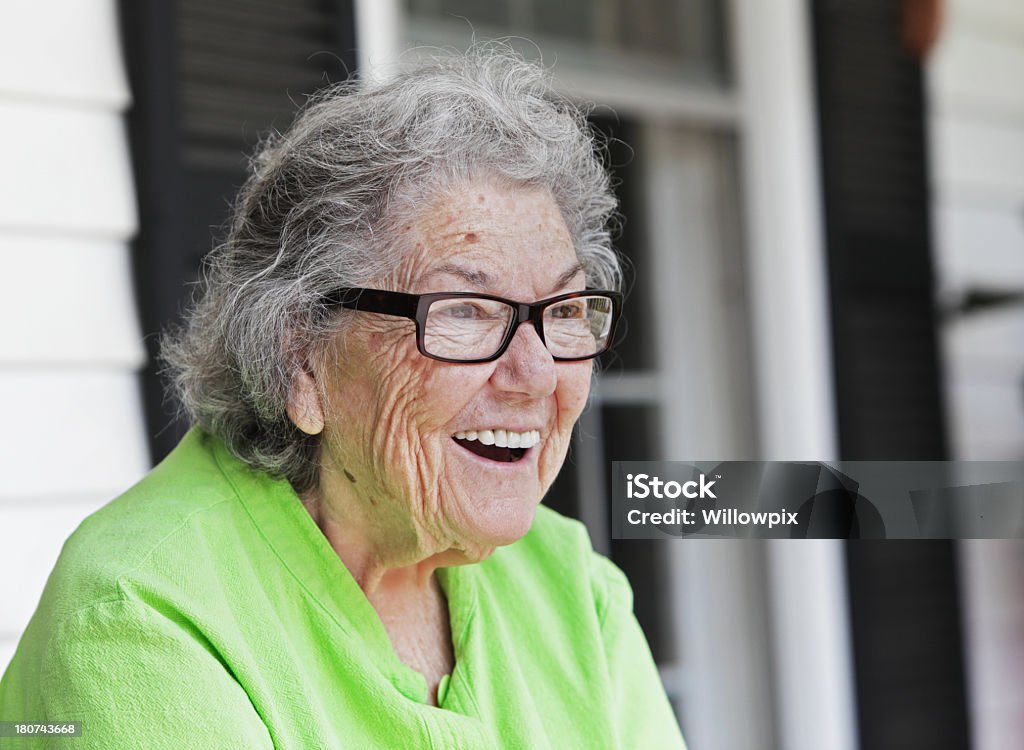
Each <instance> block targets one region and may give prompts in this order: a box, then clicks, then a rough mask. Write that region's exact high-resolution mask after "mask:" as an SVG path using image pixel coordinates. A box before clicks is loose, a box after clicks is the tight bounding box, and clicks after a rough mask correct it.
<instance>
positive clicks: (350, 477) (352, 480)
mask: <svg viewBox="0 0 1024 750" xmlns="http://www.w3.org/2000/svg"><path fill="white" fill-rule="evenodd" d="M342 471H343V472H345V478H346V479H347V480H348V481H350V482H351V483H352V484H355V483H356V478H355V477H354V476H352V474H351V473H350V472H349V470H348V469H342Z"/></svg>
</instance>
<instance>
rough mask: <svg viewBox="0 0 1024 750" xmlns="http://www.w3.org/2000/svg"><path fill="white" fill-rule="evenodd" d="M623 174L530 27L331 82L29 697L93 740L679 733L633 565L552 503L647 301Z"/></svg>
mask: <svg viewBox="0 0 1024 750" xmlns="http://www.w3.org/2000/svg"><path fill="white" fill-rule="evenodd" d="M614 208H615V201H614V198H613V197H612V193H611V191H610V189H609V182H608V177H607V175H606V174H605V173H604V171H603V169H602V167H601V164H600V162H599V160H598V158H597V157H596V156H595V150H594V143H593V139H592V136H591V135H590V132H589V130H588V129H587V126H586V121H585V120H584V119H583V117H582V115H581V114H580V113H579V112H578V111H577V110H576V109H574V108H573V107H572V106H571V105H569V104H568V103H566V102H564V101H561V100H559V99H558V98H556V97H554V96H553V95H552V93H551V92H550V90H549V89H548V86H547V82H546V79H545V76H544V73H543V71H542V70H540V69H539V68H537V67H536V66H534V65H532V64H529V63H527V62H525V61H523V60H522V59H519V58H517V57H515V56H513V55H511V54H509V53H508V52H507V51H503V50H501V49H497V50H495V49H493V48H491V49H477V50H476V51H474V52H471V53H470V54H468V55H463V56H453V57H450V58H444V59H441V60H438V61H434V62H431V63H429V64H425V65H420V66H419V67H417V68H416V69H414V70H411V71H408V72H406V73H403V74H401V75H398V76H397V77H395V78H393V79H392V80H390V81H389V82H386V83H383V84H376V85H369V86H366V87H363V88H358V89H356V88H351V87H343V88H341V89H340V90H334V91H331V92H330V93H328V94H325V95H323V96H321V97H319V98H318V99H317V100H315V101H314V102H313V103H312V104H311V105H310V106H308V107H307V108H306V109H305V111H304V112H303V113H302V114H301V115H300V116H299V117H298V119H297V120H296V122H295V124H294V125H293V127H292V128H291V129H290V131H289V132H287V133H286V134H284V135H283V136H280V137H276V138H273V139H271V140H270V141H269V142H268V143H266V144H265V145H264V146H263V148H262V150H261V151H260V152H259V154H258V155H257V156H256V158H255V160H254V162H253V167H252V174H251V176H250V177H249V179H248V181H247V182H246V184H245V186H244V187H243V188H242V191H241V193H240V195H239V198H238V201H237V204H236V207H235V211H234V216H233V220H232V223H231V227H230V233H229V235H228V237H227V240H226V241H225V243H224V244H223V245H222V246H220V247H219V248H218V249H217V250H216V251H215V252H214V253H213V254H212V256H211V257H210V259H209V263H208V269H207V271H208V273H207V276H206V279H205V293H204V295H203V297H202V299H201V301H200V302H199V303H198V305H197V306H196V307H195V309H194V310H193V311H192V313H191V316H190V318H189V322H188V325H187V326H186V327H185V328H184V329H183V330H182V331H179V332H178V333H176V334H174V335H172V336H171V337H170V338H169V339H167V340H166V342H165V355H166V359H167V362H168V366H169V370H170V372H171V373H172V375H173V378H174V382H175V384H176V386H177V389H178V394H179V396H180V398H181V401H182V403H183V404H184V405H185V408H186V409H187V410H188V413H189V414H190V416H191V418H192V420H193V422H194V423H195V427H194V428H193V429H192V431H191V432H189V434H188V435H187V436H186V437H185V438H184V440H183V441H182V442H181V444H180V445H179V446H178V448H177V449H176V450H175V451H174V452H173V453H172V454H171V455H170V456H169V457H168V458H167V459H166V460H165V461H164V462H163V463H161V464H160V465H159V466H158V467H157V468H155V469H154V470H153V471H152V473H151V474H150V475H149V476H147V477H146V478H145V479H144V480H143V481H142V482H140V483H139V484H138V485H136V486H135V487H134V488H132V489H131V490H129V491H128V492H127V493H126V494H125V495H123V496H122V497H120V498H118V499H117V500H115V501H114V502H112V503H111V504H109V505H108V506H106V507H105V508H103V509H102V510H100V511H99V512H98V513H96V514H95V515H93V516H92V517H90V518H89V519H87V520H86V521H85V522H84V523H83V524H82V526H81V527H80V528H79V529H78V530H77V531H76V532H75V534H74V535H73V536H72V537H71V539H70V540H69V541H68V543H67V544H66V546H65V548H64V551H63V553H62V555H61V558H60V561H59V562H58V564H57V567H56V570H55V571H54V573H53V575H52V576H51V578H50V581H49V583H48V585H47V588H46V591H45V593H44V595H43V598H42V601H41V603H40V605H39V609H38V610H37V612H36V614H35V616H34V618H33V619H32V622H31V624H30V625H29V627H28V630H27V632H26V633H25V635H24V637H23V639H22V641H21V643H20V646H19V648H18V651H17V653H16V655H15V657H14V660H13V662H12V664H11V666H10V668H9V669H8V671H7V673H6V675H5V676H4V679H3V682H2V685H0V718H2V719H5V720H25V721H32V722H60V721H81V722H82V737H81V738H79V739H77V740H73V741H72V740H67V741H69V742H73V744H74V745H75V747H77V748H86V747H89V748H93V747H95V748H121V747H125V748H128V747H131V748H142V747H144V748H174V750H181V749H182V748H192V747H194V748H206V749H209V748H271V747H275V748H378V747H387V748H446V749H447V748H472V749H473V750H480V749H483V748H530V749H531V750H540V749H541V748H557V749H558V750H563V749H565V748H586V749H587V750H590V749H592V748H644V749H645V750H647V749H650V748H679V747H681V746H682V739H681V737H680V734H679V729H678V727H677V725H676V722H675V718H674V716H673V714H672V711H671V709H670V707H669V704H668V701H667V700H666V697H665V694H664V692H663V690H662V687H661V683H660V681H659V678H658V673H657V670H656V668H655V666H654V664H653V662H652V659H651V655H650V651H649V650H648V647H647V644H646V642H645V641H644V637H643V635H642V633H641V631H640V628H639V627H638V625H637V622H636V619H635V618H634V617H633V615H632V612H631V593H630V589H629V586H628V584H627V582H626V580H625V578H624V577H623V575H622V574H621V573H620V572H619V571H618V570H617V569H616V568H615V567H614V566H613V565H612V564H611V563H610V562H608V561H607V560H606V559H604V558H602V557H599V556H598V555H596V554H595V553H594V552H593V551H592V549H591V547H590V544H589V541H588V537H587V534H586V532H585V530H584V529H583V527H582V526H581V525H580V524H578V523H576V522H574V521H570V520H568V519H565V518H562V517H560V516H558V515H556V514H555V513H554V512H552V511H549V510H546V509H544V508H541V507H538V505H539V503H540V501H541V499H542V498H543V496H544V494H545V492H546V491H547V489H548V487H550V485H551V483H552V481H553V480H554V478H555V475H556V474H557V473H558V471H559V469H560V467H561V466H562V463H563V461H564V459H565V455H566V450H567V448H568V446H569V440H570V435H571V432H572V428H573V424H574V423H575V422H576V419H577V418H578V417H579V415H580V412H581V411H582V409H583V408H584V406H585V404H586V402H587V396H588V390H589V387H590V380H591V374H592V364H593V359H594V357H596V356H598V355H599V354H601V353H602V352H603V351H605V350H606V349H607V348H608V346H609V344H610V342H611V340H612V336H613V333H614V330H615V323H616V319H617V317H618V314H619V309H620V302H621V300H620V296H619V294H618V293H617V292H616V291H615V289H616V287H617V286H618V283H619V276H620V274H619V267H618V265H617V260H616V256H615V254H614V252H613V251H612V250H611V247H610V241H609V235H608V231H607V228H606V223H607V221H608V219H609V217H610V216H611V214H612V213H613V211H614ZM8 741H9V740H8ZM2 742H3V741H2V740H0V744H2ZM40 744H43V745H45V740H42V739H39V738H36V739H35V740H29V739H21V740H18V741H17V747H18V748H28V747H37V746H40ZM13 746H14V745H12V747H13Z"/></svg>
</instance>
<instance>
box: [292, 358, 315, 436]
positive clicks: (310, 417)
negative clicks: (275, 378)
mask: <svg viewBox="0 0 1024 750" xmlns="http://www.w3.org/2000/svg"><path fill="white" fill-rule="evenodd" d="M286 410H287V412H288V418H289V419H291V420H292V424H294V425H295V426H296V427H298V428H299V429H300V430H302V431H303V432H304V433H306V434H307V435H319V434H320V433H321V432H323V430H324V409H323V404H322V403H321V401H320V393H319V391H318V390H317V387H316V380H314V379H313V375H312V373H310V372H309V371H308V370H306V369H305V368H303V369H302V370H300V371H299V372H298V373H297V374H296V376H295V379H294V380H292V388H291V392H290V393H289V394H288V405H287V407H286Z"/></svg>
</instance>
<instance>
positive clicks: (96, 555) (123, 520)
mask: <svg viewBox="0 0 1024 750" xmlns="http://www.w3.org/2000/svg"><path fill="white" fill-rule="evenodd" d="M214 442H215V441H214V440H213V439H212V438H210V437H209V436H206V435H204V434H203V433H201V432H199V431H192V432H190V433H189V434H188V435H187V436H186V437H185V438H184V439H183V440H182V442H181V443H180V444H179V446H178V447H177V448H176V449H175V450H174V451H173V452H172V453H171V454H170V455H169V456H168V457H167V459H165V460H164V461H163V462H162V463H161V464H160V465H159V466H157V467H156V468H155V469H153V470H152V471H151V472H150V473H149V474H148V475H147V476H146V477H145V478H143V479H142V480H141V481H140V482H139V483H138V484H136V485H135V486H134V487H132V488H131V489H129V490H128V491H126V492H125V493H124V494H122V495H121V496H119V497H117V498H116V499H114V500H113V501H111V502H110V503H108V504H107V505H105V506H104V507H103V508H101V509H100V510H98V511H97V512H95V513H93V514H92V515H90V516H89V517H88V518H86V519H85V520H84V521H83V522H82V523H81V524H80V525H79V527H78V528H77V529H76V530H75V532H74V533H73V534H72V535H71V536H70V537H69V538H68V540H67V542H65V544H64V547H63V549H62V550H61V554H60V557H59V558H58V560H57V564H56V566H55V568H54V570H53V572H52V574H51V575H50V579H49V581H48V582H47V586H46V589H45V591H44V594H43V598H42V601H41V602H40V607H39V610H38V612H37V617H39V618H45V619H49V620H51V621H59V620H61V619H63V618H65V617H68V616H70V614H71V613H73V612H75V611H77V610H80V609H85V608H88V607H91V606H93V605H95V604H98V603H101V602H105V601H111V600H115V599H119V598H122V597H123V596H124V592H123V591H122V589H121V584H122V582H123V581H125V580H126V579H129V578H132V577H134V576H137V575H139V576H142V577H146V576H147V575H148V574H147V572H146V571H147V570H150V569H153V568H155V566H164V571H165V572H166V573H167V574H170V571H168V570H167V568H166V564H167V559H166V556H167V555H168V554H170V555H173V554H174V550H177V551H178V554H180V555H181V556H185V555H199V554H201V544H198V542H199V541H200V539H201V538H202V537H210V538H215V537H216V536H217V535H218V534H219V533H220V531H221V529H223V527H224V526H225V525H227V524H230V523H232V517H233V516H236V515H237V513H238V510H237V508H236V507H235V506H236V505H237V504H236V503H234V502H232V501H233V499H234V492H233V489H232V487H231V484H230V482H229V481H228V480H227V479H226V477H225V475H224V473H223V472H222V471H220V469H219V467H218V465H217V461H216V458H215V456H214V446H213V443H214Z"/></svg>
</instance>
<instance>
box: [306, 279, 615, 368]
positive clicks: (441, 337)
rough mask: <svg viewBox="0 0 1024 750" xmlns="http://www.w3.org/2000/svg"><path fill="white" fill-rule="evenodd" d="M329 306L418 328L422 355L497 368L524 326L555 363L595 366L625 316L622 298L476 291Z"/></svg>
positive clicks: (331, 297)
mask: <svg viewBox="0 0 1024 750" xmlns="http://www.w3.org/2000/svg"><path fill="white" fill-rule="evenodd" d="M324 304H326V305H327V306H329V307H344V308H347V309H350V310H361V311H363V312H374V313H382V314H384V315H396V316H399V317H403V318H409V319H410V320H414V321H416V347H417V348H418V349H419V352H420V354H422V355H423V356H424V357H429V358H430V359H436V360H439V361H441V362H461V363H465V364H475V363H479V362H492V361H494V360H496V359H497V358H498V357H500V356H501V355H502V354H504V353H505V350H506V349H508V346H509V344H510V343H511V342H512V339H513V338H514V337H515V334H516V331H517V330H519V326H520V325H521V324H522V323H532V324H533V328H534V330H535V331H536V332H537V335H538V336H539V337H540V340H541V341H542V342H543V343H544V345H545V346H546V347H547V348H548V351H549V352H551V356H552V358H553V359H554V360H555V361H556V362H578V361H581V360H585V359H593V358H594V357H596V356H598V355H599V354H602V353H604V352H605V351H607V350H608V347H609V346H610V345H611V341H612V336H613V335H614V334H615V324H616V323H617V322H618V320H619V315H620V313H621V312H622V295H621V294H619V293H618V292H604V291H586V292H570V293H569V294H560V295H558V296H557V297H549V298H548V299H542V300H540V301H539V302H534V303H533V304H529V303H524V302H515V301H513V300H509V299H504V298H502V297H495V296H492V295H490V294H477V293H476V292H441V293H435V294H405V293H403V292H388V291H384V290H382V289H360V288H352V287H346V288H342V289H337V290H335V291H334V292H332V293H330V294H328V295H326V297H325V298H324Z"/></svg>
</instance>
